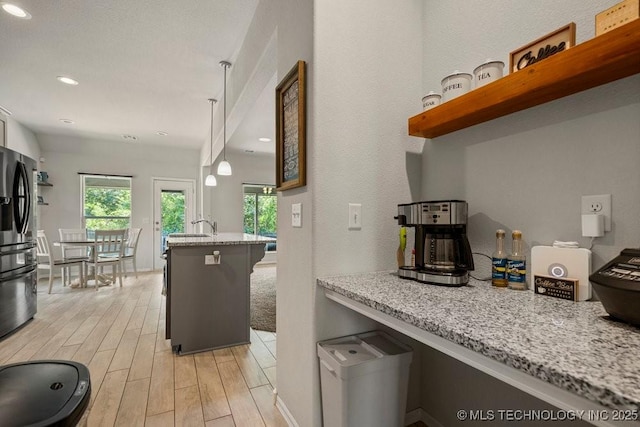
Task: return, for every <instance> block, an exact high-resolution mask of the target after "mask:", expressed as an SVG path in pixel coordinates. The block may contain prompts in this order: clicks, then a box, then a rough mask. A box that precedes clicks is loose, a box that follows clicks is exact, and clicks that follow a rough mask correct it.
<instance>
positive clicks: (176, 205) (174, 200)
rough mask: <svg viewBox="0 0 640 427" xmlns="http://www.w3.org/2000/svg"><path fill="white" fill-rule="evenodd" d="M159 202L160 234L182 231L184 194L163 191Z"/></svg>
mask: <svg viewBox="0 0 640 427" xmlns="http://www.w3.org/2000/svg"><path fill="white" fill-rule="evenodd" d="M161 203H162V234H163V235H168V234H170V233H184V211H185V206H184V204H185V197H184V194H183V193H182V192H179V191H176V192H174V191H163V192H162V201H161Z"/></svg>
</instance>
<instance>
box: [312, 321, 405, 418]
mask: <svg viewBox="0 0 640 427" xmlns="http://www.w3.org/2000/svg"><path fill="white" fill-rule="evenodd" d="M317 347H318V357H319V358H320V385H321V389H322V415H323V420H324V426H325V427H358V426H363V427H364V426H366V427H393V426H398V427H400V426H404V417H405V412H406V407H407V388H408V385H409V365H410V364H411V357H412V354H413V352H412V350H411V347H409V346H407V345H405V344H403V343H401V342H399V341H398V340H396V339H394V338H392V337H390V336H389V335H387V334H386V333H384V332H381V331H373V332H367V333H364V334H359V335H353V336H348V337H342V338H336V339H332V340H328V341H322V342H319V343H318V345H317Z"/></svg>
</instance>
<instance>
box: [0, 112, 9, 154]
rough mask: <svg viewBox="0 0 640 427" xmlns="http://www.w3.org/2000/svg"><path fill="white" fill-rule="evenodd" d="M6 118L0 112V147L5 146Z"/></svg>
mask: <svg viewBox="0 0 640 427" xmlns="http://www.w3.org/2000/svg"><path fill="white" fill-rule="evenodd" d="M7 127H8V125H7V118H6V116H4V115H2V113H0V147H6V146H7Z"/></svg>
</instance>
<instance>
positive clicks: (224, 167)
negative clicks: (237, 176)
mask: <svg viewBox="0 0 640 427" xmlns="http://www.w3.org/2000/svg"><path fill="white" fill-rule="evenodd" d="M218 175H223V176H228V175H231V164H230V163H229V162H227V161H226V160H223V161H221V162H220V163H219V164H218Z"/></svg>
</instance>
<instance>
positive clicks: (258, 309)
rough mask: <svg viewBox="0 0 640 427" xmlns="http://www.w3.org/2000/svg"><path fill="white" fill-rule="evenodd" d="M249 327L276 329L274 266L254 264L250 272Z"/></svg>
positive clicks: (267, 329)
mask: <svg viewBox="0 0 640 427" xmlns="http://www.w3.org/2000/svg"><path fill="white" fill-rule="evenodd" d="M251 327H252V328H253V329H254V330H258V331H268V332H275V331H276V267H275V266H271V265H270V266H265V267H262V266H255V267H254V268H253V273H251Z"/></svg>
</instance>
